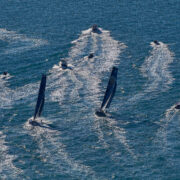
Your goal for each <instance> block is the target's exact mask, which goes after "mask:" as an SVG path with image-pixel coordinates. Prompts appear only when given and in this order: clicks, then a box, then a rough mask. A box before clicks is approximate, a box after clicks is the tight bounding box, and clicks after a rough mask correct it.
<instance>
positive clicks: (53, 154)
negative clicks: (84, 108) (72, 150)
mask: <svg viewBox="0 0 180 180" xmlns="http://www.w3.org/2000/svg"><path fill="white" fill-rule="evenodd" d="M41 120H42V121H43V122H44V123H47V124H49V123H50V122H49V121H48V120H47V119H44V118H41ZM24 128H25V129H27V130H28V132H27V133H28V134H29V135H31V136H32V137H34V138H33V139H34V140H35V141H36V142H37V144H38V149H37V151H38V153H39V154H40V156H41V158H40V159H41V160H42V161H43V162H44V163H48V164H51V165H53V168H54V169H55V171H56V172H57V171H58V172H61V174H62V173H65V174H66V173H67V174H68V175H70V176H72V177H76V178H78V179H79V178H83V179H84V178H88V177H89V178H90V177H91V178H93V179H99V178H97V177H96V175H95V172H94V171H93V170H92V169H91V168H90V167H89V166H87V165H84V164H83V162H81V161H80V160H75V159H73V158H72V157H71V156H70V155H69V154H68V152H67V151H66V146H65V145H64V144H62V143H61V141H60V139H61V131H60V130H50V129H47V128H46V129H45V128H42V127H37V126H36V127H32V126H31V125H29V123H28V121H27V122H26V123H25V124H24Z"/></svg>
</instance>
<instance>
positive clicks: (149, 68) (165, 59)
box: [125, 42, 174, 104]
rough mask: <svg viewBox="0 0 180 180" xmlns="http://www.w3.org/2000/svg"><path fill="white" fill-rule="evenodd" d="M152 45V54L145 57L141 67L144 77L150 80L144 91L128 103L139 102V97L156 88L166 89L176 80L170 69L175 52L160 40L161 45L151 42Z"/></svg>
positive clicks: (159, 89)
mask: <svg viewBox="0 0 180 180" xmlns="http://www.w3.org/2000/svg"><path fill="white" fill-rule="evenodd" d="M151 46H152V47H153V49H152V51H151V55H150V56H149V57H148V58H146V59H145V62H144V64H143V65H142V67H141V72H142V73H143V76H144V77H146V78H148V82H147V83H146V84H145V89H144V91H143V92H141V93H138V94H136V95H134V96H133V97H132V98H130V99H129V100H128V101H127V103H131V104H132V103H137V102H138V100H139V99H141V98H143V97H144V96H145V95H147V94H148V93H150V92H153V91H156V90H158V91H161V92H162V91H166V90H167V89H168V88H169V87H170V85H171V84H172V82H173V80H174V79H173V77H172V75H171V73H170V71H169V70H168V68H169V64H170V63H172V62H173V59H174V58H173V56H174V55H173V53H172V52H171V51H170V50H169V49H168V46H167V45H166V44H164V43H162V42H160V45H155V44H154V43H151ZM125 104H126V103H125Z"/></svg>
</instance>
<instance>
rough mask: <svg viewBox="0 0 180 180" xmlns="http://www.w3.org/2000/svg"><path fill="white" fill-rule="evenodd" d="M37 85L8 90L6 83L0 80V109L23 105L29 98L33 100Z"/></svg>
mask: <svg viewBox="0 0 180 180" xmlns="http://www.w3.org/2000/svg"><path fill="white" fill-rule="evenodd" d="M38 88H39V85H38V83H32V84H27V85H25V86H22V87H18V88H16V89H10V88H9V87H8V81H6V80H4V79H0V108H1V109H9V108H11V107H12V106H13V105H14V104H18V103H21V101H22V100H23V103H24V102H25V101H27V100H28V98H29V97H31V98H32V100H34V99H35V98H36V97H35V94H37V93H38Z"/></svg>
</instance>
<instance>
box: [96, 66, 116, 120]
mask: <svg viewBox="0 0 180 180" xmlns="http://www.w3.org/2000/svg"><path fill="white" fill-rule="evenodd" d="M117 73H118V68H117V67H113V68H112V72H111V76H110V78H109V82H108V86H107V89H106V92H105V95H104V99H103V102H102V104H101V108H100V109H99V110H97V111H96V112H95V114H96V115H97V116H100V117H105V116H106V114H105V109H107V108H109V107H110V105H111V102H112V99H113V97H114V94H115V92H116V86H117Z"/></svg>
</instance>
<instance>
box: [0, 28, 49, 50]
mask: <svg viewBox="0 0 180 180" xmlns="http://www.w3.org/2000/svg"><path fill="white" fill-rule="evenodd" d="M0 40H2V41H4V42H7V43H8V45H7V46H6V49H5V50H4V51H3V53H4V54H16V53H22V52H25V51H28V50H30V49H33V48H37V47H40V46H43V45H47V44H48V43H47V41H45V40H42V39H34V38H28V37H27V36H26V35H23V34H18V33H17V32H15V31H8V30H7V29H3V28H0Z"/></svg>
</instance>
